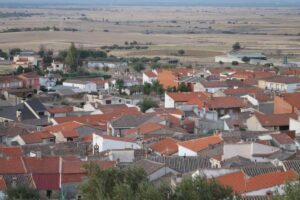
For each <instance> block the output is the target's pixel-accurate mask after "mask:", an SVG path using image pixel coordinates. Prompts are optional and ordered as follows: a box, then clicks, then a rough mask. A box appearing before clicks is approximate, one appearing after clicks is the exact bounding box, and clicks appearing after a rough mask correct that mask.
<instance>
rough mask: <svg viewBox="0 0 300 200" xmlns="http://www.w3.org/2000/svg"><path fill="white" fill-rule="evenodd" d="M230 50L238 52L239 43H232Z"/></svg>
mask: <svg viewBox="0 0 300 200" xmlns="http://www.w3.org/2000/svg"><path fill="white" fill-rule="evenodd" d="M232 49H233V50H234V51H238V50H240V49H241V45H240V43H239V42H236V43H234V44H233V45H232Z"/></svg>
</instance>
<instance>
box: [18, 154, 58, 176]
mask: <svg viewBox="0 0 300 200" xmlns="http://www.w3.org/2000/svg"><path fill="white" fill-rule="evenodd" d="M23 160H24V163H25V165H26V168H27V171H28V173H32V174H56V173H59V157H41V158H38V157H24V158H23Z"/></svg>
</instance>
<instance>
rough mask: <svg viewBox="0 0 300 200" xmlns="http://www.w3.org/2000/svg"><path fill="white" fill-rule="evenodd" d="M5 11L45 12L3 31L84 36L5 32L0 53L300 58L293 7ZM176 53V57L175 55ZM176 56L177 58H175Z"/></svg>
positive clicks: (298, 13)
mask: <svg viewBox="0 0 300 200" xmlns="http://www.w3.org/2000/svg"><path fill="white" fill-rule="evenodd" d="M0 12H2V13H5V12H9V13H11V12H17V13H18V12H21V13H39V14H40V15H34V16H30V17H9V18H0V30H6V29H9V28H28V27H30V28H36V27H45V26H51V27H52V26H55V27H58V28H59V29H60V30H62V29H64V28H76V29H78V30H79V31H78V32H66V31H58V32H51V31H47V32H46V31H35V32H17V33H0V49H5V50H7V49H10V48H13V47H20V48H23V49H38V48H39V47H40V45H41V44H43V45H44V46H46V47H47V48H50V49H54V50H59V49H64V48H66V47H68V46H69V44H70V42H75V43H76V44H77V45H78V46H81V47H84V48H100V47H101V46H103V45H113V44H118V45H123V44H124V42H125V41H129V42H130V41H137V42H139V43H150V42H151V43H152V44H153V45H150V46H149V49H147V50H119V51H112V52H111V53H112V54H114V55H118V56H162V57H164V56H168V57H172V56H174V54H175V53H176V52H177V51H178V50H179V49H184V50H185V52H186V54H185V56H183V59H185V58H188V59H189V60H195V61H212V58H213V56H215V55H220V54H223V53H226V52H228V51H229V50H230V49H231V46H232V44H233V43H235V42H240V43H241V45H242V47H243V48H244V49H246V50H249V51H263V52H265V53H267V54H269V55H276V54H278V51H279V50H280V52H281V53H289V54H291V53H292V54H295V57H299V55H300V35H299V34H300V23H299V22H300V10H299V9H293V8H222V7H219V8H217V7H103V8H100V7H99V8H88V7H85V8H79V7H48V8H16V9H13V8H0ZM174 52H175V53H174ZM175 56H176V55H175Z"/></svg>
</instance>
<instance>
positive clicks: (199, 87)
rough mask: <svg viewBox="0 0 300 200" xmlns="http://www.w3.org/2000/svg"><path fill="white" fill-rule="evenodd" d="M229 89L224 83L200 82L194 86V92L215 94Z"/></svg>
mask: <svg viewBox="0 0 300 200" xmlns="http://www.w3.org/2000/svg"><path fill="white" fill-rule="evenodd" d="M228 87H229V85H228V84H227V82H226V81H201V82H199V83H196V84H195V85H194V92H209V93H215V92H217V91H219V90H225V89H227V88H228Z"/></svg>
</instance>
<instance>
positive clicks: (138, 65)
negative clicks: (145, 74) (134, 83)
mask: <svg viewBox="0 0 300 200" xmlns="http://www.w3.org/2000/svg"><path fill="white" fill-rule="evenodd" d="M132 68H133V69H134V70H135V71H136V72H141V71H143V70H144V69H145V66H144V63H143V62H141V61H139V62H136V63H133V64H132Z"/></svg>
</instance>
